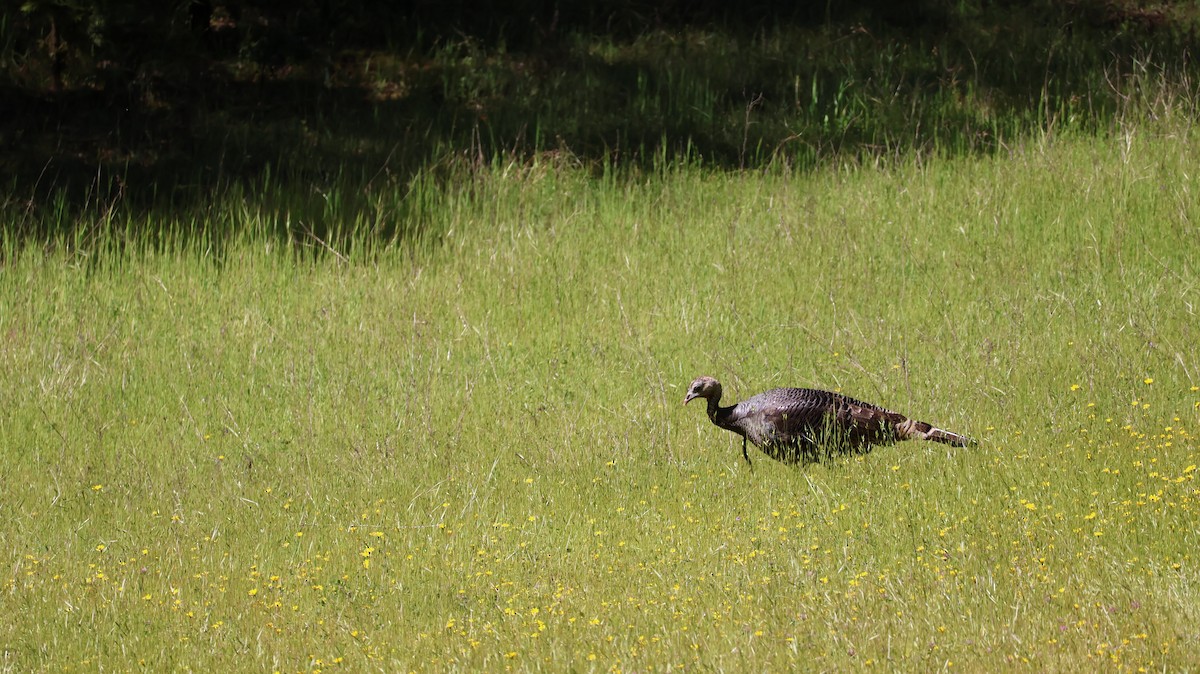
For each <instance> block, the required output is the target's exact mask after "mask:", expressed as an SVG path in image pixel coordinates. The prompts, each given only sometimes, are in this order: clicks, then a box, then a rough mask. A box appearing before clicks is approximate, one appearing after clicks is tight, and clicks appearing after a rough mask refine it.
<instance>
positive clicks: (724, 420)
mask: <svg viewBox="0 0 1200 674" xmlns="http://www.w3.org/2000/svg"><path fill="white" fill-rule="evenodd" d="M734 407H737V406H736V405H730V406H729V407H721V389H717V390H716V392H715V393H714V394H713V395H711V396H709V398H708V418H709V420H710V421H712V422H713V423H714V424H716V425H717V426H720V427H721V428H730V427H731V426H730V423H731V421H732V420H731V419H730V416H732V414H733V408H734Z"/></svg>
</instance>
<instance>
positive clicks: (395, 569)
mask: <svg viewBox="0 0 1200 674" xmlns="http://www.w3.org/2000/svg"><path fill="white" fill-rule="evenodd" d="M1160 112H1161V111H1160ZM1155 116H1156V117H1157V118H1158V120H1157V121H1154V120H1151V119H1148V118H1147V119H1139V118H1137V117H1136V115H1135V114H1133V113H1132V112H1130V113H1128V114H1127V116H1126V118H1125V123H1124V125H1123V126H1122V127H1120V128H1119V129H1116V130H1114V132H1113V133H1112V134H1108V135H1103V136H1101V137H1092V136H1086V135H1081V134H1055V133H1046V134H1044V135H1043V136H1041V137H1037V138H1031V139H1030V138H1025V139H1016V140H1013V141H1011V142H1010V143H1008V147H1007V150H1008V151H1007V152H1003V153H1000V154H999V155H997V156H991V157H970V156H967V157H957V158H939V157H937V156H932V157H931V156H928V155H921V156H920V157H919V159H917V158H914V159H910V160H904V159H901V160H898V161H894V162H886V163H880V164H879V165H877V166H870V165H865V164H857V163H854V162H847V163H841V164H836V163H835V164H832V165H831V166H829V167H828V168H827V169H826V170H821V171H814V172H811V173H793V172H791V171H789V170H787V169H786V168H785V167H776V168H775V169H773V170H768V171H766V172H759V173H753V174H751V173H723V172H716V171H712V170H708V169H705V168H700V167H696V166H693V165H687V164H680V165H674V166H671V165H666V164H664V165H663V166H662V167H661V168H660V169H659V170H658V171H657V172H648V173H644V174H643V173H630V174H628V175H623V176H618V175H615V174H606V175H603V176H599V177H597V176H595V175H593V173H592V172H591V171H589V170H587V169H585V168H580V167H578V166H575V165H574V164H572V162H571V161H570V158H569V157H567V156H564V155H540V156H538V157H537V158H535V159H534V160H532V161H506V160H504V159H503V157H500V158H497V160H496V161H494V162H492V163H490V164H483V165H478V166H477V165H473V164H471V165H464V166H457V165H452V166H450V167H449V168H448V169H447V171H448V174H447V175H448V176H449V177H448V178H446V179H444V180H433V179H428V180H426V179H417V180H414V181H413V182H412V183H411V184H410V185H409V186H408V192H407V193H405V195H404V198H403V200H400V199H399V198H398V197H396V196H393V197H391V200H390V201H389V200H388V199H389V198H388V197H386V196H381V197H380V201H379V203H378V209H377V211H376V213H377V216H378V219H379V221H380V222H386V221H388V220H389V219H392V218H395V217H397V213H398V212H399V209H400V208H401V207H403V208H404V209H407V210H405V211H404V213H405V214H406V215H407V216H408V217H409V218H410V219H411V221H412V222H415V223H417V224H418V225H419V229H420V231H421V232H422V234H421V235H419V236H417V237H415V238H412V239H410V238H404V239H398V240H397V241H396V242H395V243H394V244H389V243H387V241H386V240H382V241H381V240H380V239H378V238H374V237H371V236H369V235H363V234H361V232H362V231H364V228H361V227H360V228H358V229H356V230H355V231H358V232H360V233H359V234H347V235H346V236H331V237H330V238H321V239H320V240H318V239H317V237H315V236H305V235H296V236H295V237H294V238H290V237H288V236H286V235H280V232H281V231H282V232H289V231H291V232H296V231H300V230H298V228H296V227H294V226H291V225H294V224H295V223H296V222H297V219H298V217H297V216H296V215H295V214H294V213H293V212H292V211H291V209H290V207H289V205H288V200H287V199H286V198H284V197H280V198H279V200H278V203H274V202H269V201H268V202H262V201H255V200H254V199H252V198H250V197H249V196H248V195H247V194H243V193H239V192H237V191H236V190H232V191H230V192H228V193H226V194H224V195H221V196H219V197H218V198H217V200H216V201H215V202H214V203H212V204H211V205H210V211H209V213H208V215H207V216H206V218H207V219H204V220H200V221H196V222H192V221H189V222H179V221H172V220H169V219H166V217H167V216H165V215H161V214H160V215H154V216H152V217H162V218H163V219H162V220H159V221H157V222H155V223H154V224H155V226H156V227H155V228H157V229H161V230H162V231H164V232H166V233H165V234H164V235H163V236H162V237H161V238H158V239H151V238H148V237H145V235H141V234H129V233H128V232H144V231H146V230H147V229H148V228H147V227H145V225H146V224H147V223H140V222H135V221H133V220H129V221H125V220H121V219H120V218H121V217H132V216H120V217H116V218H115V219H113V218H110V219H108V220H104V219H103V218H99V217H98V218H97V219H95V220H90V221H88V220H85V221H82V222H79V223H77V224H78V226H77V227H75V228H74V229H75V230H76V231H78V232H82V234H80V235H78V236H77V237H75V238H73V239H66V238H58V239H52V240H49V241H45V242H42V243H41V244H39V243H36V242H32V241H30V240H29V239H27V238H23V237H19V236H12V237H10V238H7V239H5V240H4V242H3V246H4V247H3V258H2V264H3V266H2V267H0V409H3V410H4V412H3V414H2V415H0V459H2V461H0V515H2V516H3V520H4V526H3V527H0V551H2V552H0V569H2V571H0V594H2V596H3V597H4V603H3V605H4V609H5V611H6V612H7V613H9V614H10V615H11V616H19V618H18V619H10V620H6V621H2V622H0V646H2V647H3V648H2V649H0V652H2V653H3V658H2V659H0V669H4V670H11V671H31V670H34V671H36V670H47V671H49V670H53V671H64V670H66V671H94V670H97V669H105V670H147V671H167V670H170V669H180V668H189V669H196V670H230V669H243V670H253V671H267V670H278V671H286V672H292V671H315V670H322V671H338V670H346V671H362V670H367V669H371V670H378V671H400V670H408V669H413V670H458V671H478V670H479V669H481V668H483V669H488V670H500V669H505V668H511V669H514V670H549V671H563V670H573V671H606V670H620V671H636V670H647V669H652V670H668V669H670V670H674V669H681V670H693V669H703V670H736V671H755V670H770V671H781V670H787V669H796V668H800V667H805V668H809V667H811V668H816V669H819V670H843V671H844V670H849V669H851V668H854V669H857V668H860V667H866V666H871V667H874V668H878V669H880V670H881V671H890V670H893V669H903V670H918V671H928V670H933V669H963V670H967V671H995V670H997V669H1029V670H1035V671H1047V670H1081V669H1092V668H1097V667H1099V668H1102V669H1118V670H1137V669H1139V668H1142V667H1144V668H1145V669H1147V670H1164V669H1165V670H1169V671H1180V670H1186V669H1191V668H1195V667H1196V660H1195V653H1194V648H1193V646H1194V642H1195V641H1196V639H1197V637H1198V636H1200V634H1198V633H1197V627H1196V625H1197V624H1198V623H1200V621H1198V620H1197V619H1198V618H1200V609H1198V608H1197V607H1200V596H1197V591H1196V587H1197V583H1198V581H1200V559H1198V558H1197V555H1196V553H1195V550H1196V547H1197V544H1198V543H1200V540H1198V538H1200V537H1198V535H1197V532H1196V527H1195V522H1196V520H1197V516H1198V512H1197V509H1198V508H1200V505H1198V503H1197V496H1198V489H1197V486H1196V482H1195V479H1194V478H1195V475H1196V464H1197V463H1200V459H1198V457H1197V449H1196V440H1195V438H1196V434H1197V425H1198V422H1200V415H1198V412H1197V406H1198V405H1200V392H1197V388H1196V386H1197V384H1200V381H1198V380H1197V377H1198V376H1200V372H1198V371H1197V368H1198V367H1200V358H1198V356H1200V353H1198V347H1197V339H1196V335H1197V333H1196V327H1195V326H1196V324H1197V321H1196V316H1195V306H1196V304H1197V300H1198V299H1200V298H1198V292H1197V281H1196V279H1197V278H1200V276H1198V275H1197V269H1196V266H1195V265H1196V263H1195V260H1196V259H1198V257H1197V253H1198V252H1200V233H1198V230H1197V228H1196V224H1195V223H1196V222H1197V221H1200V206H1198V205H1197V203H1198V200H1197V199H1196V198H1195V194H1196V192H1197V190H1198V189H1200V184H1198V183H1197V178H1196V171H1195V167H1196V166H1197V165H1200V138H1198V137H1197V135H1196V133H1195V132H1194V131H1193V130H1192V128H1191V126H1190V123H1189V122H1188V121H1187V120H1180V119H1178V118H1176V119H1170V118H1167V117H1169V116H1165V115H1163V114H1157V115H1155ZM272 194H274V193H272ZM278 194H280V195H286V194H287V190H286V188H283V189H280V190H279V191H278ZM304 198H305V197H304V195H303V194H300V193H297V201H298V202H301V201H303V199H304ZM326 203H327V204H329V205H328V206H327V207H328V208H330V209H333V210H331V211H330V218H331V220H336V219H337V217H338V211H337V210H336V209H337V201H336V199H333V200H329V199H327V200H326ZM356 212H357V211H356ZM230 222H236V223H241V224H242V228H241V231H242V232H243V233H241V234H238V235H228V234H226V232H229V231H231V230H230V228H229V227H228V226H227V225H226V224H224V223H230ZM367 229H369V228H367ZM184 232H192V233H193V234H186V235H185V234H184ZM194 232H199V234H194ZM334 234H337V233H336V232H334ZM206 237H208V238H206ZM700 374H709V375H713V376H716V377H718V378H719V379H721V380H722V381H723V382H724V384H725V390H726V392H727V396H730V397H732V398H739V397H745V396H748V395H750V394H753V393H757V392H759V391H761V390H763V389H766V388H770V387H773V386H779V385H801V386H815V387H825V388H835V389H839V390H842V391H844V392H847V393H849V394H852V395H855V396H857V397H861V398H865V399H868V400H870V401H873V402H877V403H880V404H884V405H887V406H889V407H892V408H894V409H898V410H900V411H903V412H906V413H909V414H912V415H913V416H916V417H919V418H921V419H923V420H927V421H931V422H934V423H937V424H940V425H943V426H944V427H946V428H949V429H951V430H954V431H958V432H963V433H967V434H970V435H973V436H976V437H978V438H979V439H980V440H981V444H980V445H979V446H978V447H974V448H969V449H948V448H946V447H945V446H942V445H934V444H912V443H910V444H904V445H899V446H893V447H886V448H879V449H876V450H875V451H873V452H872V453H870V454H868V455H866V456H863V457H855V458H839V459H835V460H833V461H830V462H826V463H821V464H816V465H812V466H808V467H805V468H797V467H789V466H785V465H782V464H778V463H775V462H772V461H770V460H768V459H766V458H765V457H764V456H763V455H762V454H758V453H756V454H754V455H753V457H754V458H755V460H756V468H755V470H754V471H753V472H751V471H749V470H747V468H746V467H745V465H744V463H743V462H742V459H741V455H740V454H741V453H740V442H738V439H737V438H736V437H735V436H733V435H732V434H730V433H727V432H725V431H721V430H719V429H717V428H715V427H714V426H712V425H711V424H710V423H709V422H708V420H707V419H706V418H705V417H704V415H703V414H702V412H701V411H700V410H699V409H696V408H695V406H692V407H688V408H684V407H682V406H681V404H680V403H681V402H682V398H683V394H684V392H685V387H686V386H687V384H688V383H689V382H690V381H691V379H692V378H693V377H695V376H697V375H700ZM1151 380H1152V381H1151Z"/></svg>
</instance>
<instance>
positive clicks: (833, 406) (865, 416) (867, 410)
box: [683, 377, 974, 465]
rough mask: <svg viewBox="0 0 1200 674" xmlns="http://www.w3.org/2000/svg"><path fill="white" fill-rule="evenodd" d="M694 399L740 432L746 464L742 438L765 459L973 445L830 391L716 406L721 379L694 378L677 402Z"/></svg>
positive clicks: (775, 394)
mask: <svg viewBox="0 0 1200 674" xmlns="http://www.w3.org/2000/svg"><path fill="white" fill-rule="evenodd" d="M695 398H707V399H708V418H709V419H711V420H712V422H713V423H714V424H716V425H717V426H720V427H721V428H724V429H726V430H729V431H733V432H734V433H737V434H738V435H740V436H742V456H744V457H745V458H746V463H750V455H749V454H748V453H747V451H746V441H747V440H749V441H750V442H753V443H754V446H756V447H758V448H759V449H761V450H762V451H763V452H765V453H766V454H767V455H768V456H770V457H771V458H773V459H776V460H778V461H786V462H789V463H794V462H798V461H801V460H804V459H809V460H815V459H816V458H817V451H818V450H821V449H823V450H825V451H833V450H838V449H840V450H850V451H863V450H865V449H867V448H868V447H870V446H872V445H884V444H889V443H892V442H895V441H897V440H932V441H934V442H944V443H946V444H948V445H954V446H956V447H964V446H966V445H969V444H974V441H973V440H971V439H970V438H968V437H966V436H963V435H959V434H957V433H951V432H950V431H946V430H943V429H941V428H935V427H934V426H931V425H930V424H927V423H925V422H924V421H917V420H916V419H909V418H908V417H906V416H904V415H903V414H900V413H899V412H893V411H891V410H886V409H884V408H882V407H879V406H877V405H872V404H870V403H864V402H862V401H861V400H855V399H854V398H851V397H849V396H844V395H842V394H840V393H833V392H831V391H818V390H815V389H807V388H777V389H772V390H770V391H766V392H765V393H760V394H758V395H756V396H754V397H753V398H750V399H748V400H743V401H742V402H740V403H737V404H736V405H731V406H729V407H721V406H720V402H721V382H719V381H717V380H716V379H713V378H712V377H699V378H698V379H696V381H694V382H692V385H691V386H690V387H688V393H687V397H686V398H684V399H683V404H685V405H686V404H688V403H689V402H691V401H692V400H693V399H695ZM751 465H753V464H751Z"/></svg>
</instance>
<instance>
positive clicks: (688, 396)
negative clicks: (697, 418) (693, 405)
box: [683, 391, 696, 405]
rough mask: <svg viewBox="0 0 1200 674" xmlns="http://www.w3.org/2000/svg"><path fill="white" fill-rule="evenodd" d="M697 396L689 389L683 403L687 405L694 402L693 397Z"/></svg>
mask: <svg viewBox="0 0 1200 674" xmlns="http://www.w3.org/2000/svg"><path fill="white" fill-rule="evenodd" d="M695 397H696V394H695V393H692V392H691V391H688V394H687V397H686V398H684V399H683V404H684V405H686V404H688V403H690V402H692V399H693V398H695Z"/></svg>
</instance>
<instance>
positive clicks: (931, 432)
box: [896, 419, 975, 447]
mask: <svg viewBox="0 0 1200 674" xmlns="http://www.w3.org/2000/svg"><path fill="white" fill-rule="evenodd" d="M896 435H897V436H898V437H900V438H901V439H903V440H930V441H933V442H943V443H945V444H947V445H954V446H955V447H966V446H967V445H973V444H975V441H974V440H972V439H971V438H968V437H967V436H965V435H959V434H958V433H951V432H950V431H947V430H945V429H942V428H937V427H936V426H933V425H932V424H927V423H925V422H924V421H917V420H916V419H908V420H906V421H904V422H903V423H901V424H899V425H897V426H896Z"/></svg>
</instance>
